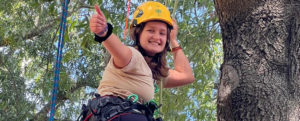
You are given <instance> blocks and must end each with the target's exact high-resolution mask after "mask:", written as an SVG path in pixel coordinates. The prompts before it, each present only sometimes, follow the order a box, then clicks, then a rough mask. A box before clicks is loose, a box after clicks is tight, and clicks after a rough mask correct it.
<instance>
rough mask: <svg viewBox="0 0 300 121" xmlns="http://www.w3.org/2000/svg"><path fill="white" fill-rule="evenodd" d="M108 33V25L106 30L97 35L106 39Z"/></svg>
mask: <svg viewBox="0 0 300 121" xmlns="http://www.w3.org/2000/svg"><path fill="white" fill-rule="evenodd" d="M107 31H108V25H106V27H105V29H104V30H103V31H101V32H99V33H96V35H98V36H99V37H104V36H105V35H106V34H107Z"/></svg>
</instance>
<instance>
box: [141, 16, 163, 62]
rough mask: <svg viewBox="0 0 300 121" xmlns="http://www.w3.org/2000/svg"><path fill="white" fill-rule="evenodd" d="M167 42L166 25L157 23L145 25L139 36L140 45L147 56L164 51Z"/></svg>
mask: <svg viewBox="0 0 300 121" xmlns="http://www.w3.org/2000/svg"><path fill="white" fill-rule="evenodd" d="M166 41H167V24H166V23H164V22H159V21H149V22H147V23H146V25H145V27H144V29H143V31H142V33H141V35H140V44H141V46H142V48H143V49H144V50H145V51H146V53H147V54H148V55H149V56H154V55H155V54H157V53H160V52H162V51H163V50H164V48H165V45H166Z"/></svg>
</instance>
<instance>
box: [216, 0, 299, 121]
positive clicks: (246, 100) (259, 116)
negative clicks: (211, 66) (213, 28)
mask: <svg viewBox="0 0 300 121" xmlns="http://www.w3.org/2000/svg"><path fill="white" fill-rule="evenodd" d="M214 2H215V7H216V11H217V14H218V16H219V22H220V26H221V31H222V38H223V50H224V63H223V64H222V66H221V78H220V83H219V87H218V98H217V99H218V100H217V115H218V121H300V1H299V0H214Z"/></svg>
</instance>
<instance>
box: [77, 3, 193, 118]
mask: <svg viewBox="0 0 300 121" xmlns="http://www.w3.org/2000/svg"><path fill="white" fill-rule="evenodd" d="M95 9H96V11H97V14H95V15H93V16H92V17H91V19H90V29H91V31H92V32H93V33H94V34H95V40H96V41H98V42H100V43H101V42H102V44H103V45H104V47H105V48H106V49H107V50H108V52H109V53H110V54H111V59H110V61H109V63H108V65H107V67H106V68H105V71H104V73H103V77H102V80H101V81H100V84H99V87H98V93H99V94H100V95H101V96H99V95H98V96H97V98H96V99H94V100H92V101H90V102H89V107H90V109H91V110H90V111H89V112H91V113H90V114H89V115H88V116H87V115H86V117H84V118H83V119H85V120H92V119H93V120H94V119H95V120H111V121H117V120H118V121H125V120H139V121H155V119H154V118H153V113H154V111H155V110H156V109H157V108H158V107H157V105H156V104H153V103H151V101H152V100H153V98H154V90H155V87H154V85H155V84H156V83H157V82H158V81H159V82H163V86H164V87H165V88H170V87H177V86H182V85H186V84H189V83H192V82H193V80H194V76H193V71H192V69H191V67H190V64H189V61H188V59H187V58H186V56H185V54H184V53H183V51H182V48H181V47H180V46H179V44H178V42H177V39H176V38H177V37H176V36H177V31H178V27H177V23H176V21H175V20H174V19H173V20H172V18H171V16H170V12H169V10H168V9H167V7H166V6H164V5H163V4H161V3H159V2H153V1H148V2H145V3H143V4H142V5H140V6H139V7H138V8H137V9H136V11H135V12H134V15H133V20H132V22H131V25H130V37H131V39H132V40H133V41H134V42H135V43H134V45H133V46H126V45H124V44H122V42H121V41H120V39H119V38H118V37H117V36H116V35H115V34H113V33H112V29H113V27H112V25H111V24H109V23H107V22H106V18H105V16H104V14H103V13H102V12H101V10H100V9H99V8H98V6H96V7H95ZM171 48H174V49H173V50H172V49H171ZM170 50H172V51H171V52H172V54H173V57H174V60H173V62H174V69H170V68H169V67H167V60H166V55H167V53H168V52H169V51H170ZM132 96H134V97H135V100H131V99H132V98H131V97H132ZM124 104H126V105H124ZM100 109H101V110H100ZM156 120H159V119H156Z"/></svg>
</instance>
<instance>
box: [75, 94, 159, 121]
mask: <svg viewBox="0 0 300 121" xmlns="http://www.w3.org/2000/svg"><path fill="white" fill-rule="evenodd" d="M95 96H96V98H94V99H92V100H89V102H88V105H87V106H86V105H85V104H84V105H83V106H82V112H81V114H80V116H79V117H78V119H77V121H110V120H112V119H113V118H115V117H117V116H120V115H122V114H130V113H133V114H142V115H145V116H146V117H147V119H148V121H162V119H161V118H157V119H154V118H153V114H154V111H155V110H156V109H157V108H159V106H157V105H156V104H155V103H153V102H149V103H146V104H140V103H134V102H133V101H131V100H129V99H128V98H127V99H123V98H120V97H115V96H103V97H101V96H100V95H99V94H95Z"/></svg>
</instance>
